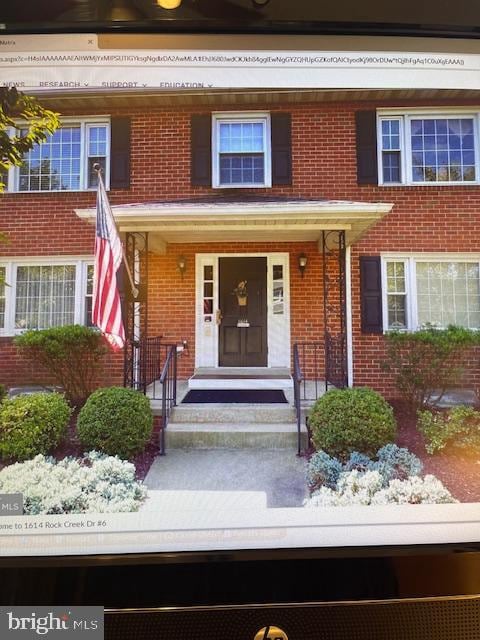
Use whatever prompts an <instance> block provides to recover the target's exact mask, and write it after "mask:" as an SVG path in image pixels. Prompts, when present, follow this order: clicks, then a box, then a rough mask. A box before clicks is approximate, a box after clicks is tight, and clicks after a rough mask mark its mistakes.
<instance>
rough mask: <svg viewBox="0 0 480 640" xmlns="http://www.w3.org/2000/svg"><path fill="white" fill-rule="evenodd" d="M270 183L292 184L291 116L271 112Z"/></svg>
mask: <svg viewBox="0 0 480 640" xmlns="http://www.w3.org/2000/svg"><path fill="white" fill-rule="evenodd" d="M271 127H272V185H276V184H292V118H291V115H290V114H289V113H272V116H271Z"/></svg>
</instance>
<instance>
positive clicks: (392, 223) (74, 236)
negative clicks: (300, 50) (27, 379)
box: [0, 101, 480, 395]
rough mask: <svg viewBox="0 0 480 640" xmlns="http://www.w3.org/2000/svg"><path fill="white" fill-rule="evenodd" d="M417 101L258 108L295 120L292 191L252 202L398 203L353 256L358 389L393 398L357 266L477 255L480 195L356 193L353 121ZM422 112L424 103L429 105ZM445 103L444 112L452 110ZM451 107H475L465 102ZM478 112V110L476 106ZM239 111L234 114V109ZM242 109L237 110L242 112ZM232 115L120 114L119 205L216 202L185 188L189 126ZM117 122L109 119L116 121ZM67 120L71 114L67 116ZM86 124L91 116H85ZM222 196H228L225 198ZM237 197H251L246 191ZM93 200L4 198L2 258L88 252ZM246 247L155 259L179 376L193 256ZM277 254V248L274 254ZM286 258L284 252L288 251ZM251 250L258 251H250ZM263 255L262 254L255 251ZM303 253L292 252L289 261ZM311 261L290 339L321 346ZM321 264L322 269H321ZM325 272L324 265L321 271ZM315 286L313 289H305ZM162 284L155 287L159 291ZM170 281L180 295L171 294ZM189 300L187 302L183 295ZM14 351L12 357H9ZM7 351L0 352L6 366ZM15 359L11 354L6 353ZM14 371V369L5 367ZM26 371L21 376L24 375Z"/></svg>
mask: <svg viewBox="0 0 480 640" xmlns="http://www.w3.org/2000/svg"><path fill="white" fill-rule="evenodd" d="M419 104H420V103H419V102H409V103H403V104H392V103H388V104H387V103H383V104H380V103H365V102H359V103H341V104H320V103H318V104H313V103H312V104H305V105H300V104H299V105H275V107H274V108H273V109H272V108H271V107H270V106H269V105H262V104H255V105H254V108H255V110H262V109H263V110H270V111H272V110H282V111H288V112H290V113H292V142H293V184H292V185H291V186H286V187H274V188H272V189H268V190H262V189H260V190H254V191H253V193H255V194H262V193H263V194H269V195H288V196H294V197H307V198H309V197H311V198H331V199H339V200H357V201H363V202H391V203H394V205H395V206H394V209H393V211H392V213H391V214H390V215H389V216H387V218H386V219H384V220H383V221H382V222H380V223H378V224H377V225H376V226H375V227H374V228H373V229H371V230H370V231H369V232H368V233H367V234H366V236H365V237H364V238H363V239H361V240H360V241H359V242H357V243H356V245H355V246H354V247H353V248H352V272H353V273H352V288H353V328H354V336H353V347H354V354H355V355H354V368H355V372H354V373H355V383H356V384H362V385H363V384H369V385H372V386H374V387H375V388H378V389H379V390H381V391H384V392H385V393H388V394H389V395H391V394H392V393H393V387H392V384H391V380H388V378H386V377H385V374H384V373H383V372H382V371H381V370H380V367H379V361H380V359H381V356H382V353H383V340H382V338H381V337H378V336H364V335H362V334H361V333H360V314H359V309H360V307H359V303H360V301H359V277H358V258H359V256H360V255H362V254H370V255H375V254H378V253H380V252H381V251H419V252H422V251H423V252H425V251H435V252H437V251H438V252H442V251H451V252H456V251H462V252H469V251H471V252H475V251H479V249H480V225H479V224H478V211H479V210H480V187H477V186H455V187H451V186H445V187H442V186H432V187H376V186H369V185H366V186H358V185H357V182H356V159H355V158H356V156H355V126H354V125H355V121H354V113H355V111H356V110H358V109H372V108H375V107H379V106H397V107H399V106H405V107H409V106H416V105H419ZM423 104H425V103H423ZM441 104H444V105H446V104H447V103H446V102H443V103H441ZM448 104H450V105H453V104H469V103H468V101H464V102H462V103H460V102H458V101H457V102H456V103H454V102H452V101H450V102H449V103H448ZM471 104H473V103H471ZM231 108H232V109H234V107H233V106H232V107H231ZM246 109H247V107H242V108H241V110H242V111H244V110H246ZM209 110H222V111H224V110H226V109H225V107H224V106H223V105H214V104H212V105H211V106H210V107H209V108H208V109H207V108H206V107H204V106H202V107H198V108H188V109H187V108H185V107H178V108H177V107H176V108H168V109H164V108H160V107H158V108H154V109H151V110H149V111H148V112H146V111H145V110H144V109H136V110H123V111H122V113H123V114H126V113H130V115H131V116H132V185H131V189H130V190H128V191H127V190H125V191H112V192H111V194H110V198H111V201H112V203H113V204H120V203H128V202H142V201H152V200H161V199H179V198H189V197H195V196H204V195H212V194H215V193H217V192H216V191H215V190H213V189H210V188H203V187H191V186H190V180H189V169H190V141H189V120H190V114H191V113H192V112H197V113H200V112H201V113H205V112H207V111H209ZM111 113H112V114H113V112H111ZM66 115H70V114H66ZM83 115H89V114H87V113H85V112H83ZM221 193H222V195H224V194H225V193H227V191H226V190H222V191H221ZM236 195H238V196H242V195H246V192H245V191H244V190H242V191H241V192H240V193H239V192H236ZM94 203H95V195H94V194H93V193H62V194H47V193H42V194H5V195H3V196H2V197H1V198H0V229H2V230H4V231H6V232H7V233H8V234H9V237H10V240H11V242H10V244H9V245H5V246H2V247H1V249H0V251H1V253H2V254H3V255H11V256H15V255H16V256H19V255H68V254H85V253H91V252H92V247H93V231H92V227H91V226H89V225H87V224H86V223H85V222H82V221H80V220H79V219H78V218H77V217H76V216H75V214H74V212H73V209H74V208H76V207H81V208H83V207H91V206H94ZM276 246H277V245H268V247H267V246H266V245H255V247H261V248H258V250H264V249H265V250H267V249H268V250H269V251H270V250H276ZM235 247H237V248H238V250H239V251H246V250H250V249H246V248H245V247H246V245H241V244H236V245H229V246H227V245H222V246H221V247H219V246H218V245H216V246H215V248H214V247H212V246H208V245H202V246H201V247H195V246H193V245H183V246H178V245H177V246H173V247H170V248H169V252H168V254H167V256H165V257H154V258H153V259H152V271H151V273H152V277H151V280H150V289H151V294H152V298H153V299H155V300H156V301H158V310H155V311H153V310H152V307H153V305H151V311H150V313H151V315H150V319H151V328H152V331H153V332H157V331H159V332H161V333H164V334H165V335H166V337H168V338H169V339H183V338H185V339H187V340H188V341H189V344H190V345H191V347H192V348H191V350H190V354H188V355H187V356H184V357H183V359H182V362H183V364H182V371H183V372H185V371H186V370H187V368H190V367H191V363H192V358H193V345H194V336H193V300H194V298H193V252H194V251H195V250H198V251H200V250H201V251H210V250H211V251H214V250H223V251H230V250H234V248H235ZM274 247H275V248H274ZM282 247H283V249H282V250H286V249H285V245H282ZM252 250H253V249H252ZM255 250H257V249H255ZM298 250H299V247H295V248H293V247H292V255H293V254H294V253H295V252H297V251H298ZM180 251H181V252H183V253H185V254H186V255H187V257H188V258H189V263H190V269H189V271H188V272H187V274H186V275H185V279H184V281H183V282H182V281H181V280H180V278H179V275H178V274H177V272H176V270H175V264H174V263H175V256H176V255H178V254H179V253H180ZM309 251H310V252H311V253H312V260H311V261H310V264H309V271H308V272H307V274H309V275H306V276H305V280H304V281H303V283H302V281H296V280H295V278H297V280H298V271H297V270H296V268H295V262H294V263H293V265H292V269H291V273H292V286H291V291H292V294H293V295H294V296H295V299H292V307H293V309H292V310H293V313H292V334H293V336H294V338H296V339H301V338H307V339H310V338H311V337H317V336H318V335H319V334H320V333H321V310H320V306H319V305H320V302H318V303H317V302H315V303H314V302H312V301H313V300H316V299H317V297H316V296H317V294H316V287H315V286H312V287H311V288H310V289H308V288H307V285H309V284H310V283H312V282H314V281H315V280H314V274H317V273H318V271H315V270H316V269H317V267H316V266H315V265H316V262H315V261H318V260H319V257H318V254H316V253H315V247H314V245H313V244H312V245H311V247H309ZM318 264H319V263H318ZM319 268H320V267H319V266H318V269H319ZM162 273H163V274H165V275H166V274H168V282H169V284H162V281H163V278H162V277H161V274H162ZM309 278H310V281H309ZM156 282H157V283H158V286H157V284H155V283H156ZM172 282H173V283H175V287H172V286H171V285H172ZM180 291H184V292H185V294H186V296H185V297H184V298H182V297H181V296H179V295H178V293H179V292H180ZM6 351H7V352H9V350H8V349H7V350H6ZM3 353H5V347H3V348H2V351H1V352H0V358H1V357H2V354H3ZM9 353H10V352H9ZM8 358H11V356H8V357H7V356H5V357H4V358H2V362H1V363H0V379H1V378H7V377H8V378H11V379H14V378H15V379H16V378H18V377H19V375H20V374H19V373H18V371H20V365H19V364H16V361H15V362H12V361H11V360H10V361H9V360H8ZM6 362H9V364H8V365H6V364H5V363H6ZM22 370H23V369H22Z"/></svg>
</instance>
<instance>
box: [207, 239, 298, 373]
mask: <svg viewBox="0 0 480 640" xmlns="http://www.w3.org/2000/svg"><path fill="white" fill-rule="evenodd" d="M248 257H264V258H266V259H267V268H268V271H267V344H268V359H267V363H268V365H267V366H268V367H288V368H290V349H291V335H290V254H289V253H287V252H239V253H235V252H227V253H197V254H196V255H195V367H196V368H199V367H212V366H213V367H218V366H219V365H218V360H219V353H218V343H219V330H218V325H217V323H216V312H217V310H218V308H219V300H218V287H219V277H218V276H219V273H218V263H219V258H248ZM274 264H275V265H276V264H278V265H282V266H283V281H284V282H283V295H284V302H283V304H284V309H283V314H274V312H273V311H274V309H273V266H274ZM207 265H208V266H211V267H212V270H213V308H212V314H205V313H204V305H203V302H204V296H203V293H204V291H203V286H204V279H203V270H204V266H207ZM239 368H240V367H239ZM249 368H251V367H249ZM262 368H263V367H262Z"/></svg>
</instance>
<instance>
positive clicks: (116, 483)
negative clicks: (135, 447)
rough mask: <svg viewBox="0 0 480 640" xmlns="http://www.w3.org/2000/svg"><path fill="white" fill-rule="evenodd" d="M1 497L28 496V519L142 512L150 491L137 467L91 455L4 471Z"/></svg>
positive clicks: (30, 462) (114, 458)
mask: <svg viewBox="0 0 480 640" xmlns="http://www.w3.org/2000/svg"><path fill="white" fill-rule="evenodd" d="M0 493H22V494H23V499H24V513H25V514H27V515H39V514H55V513H59V514H61V513H120V512H122V513H124V512H130V511H138V509H139V508H140V506H141V504H142V503H143V501H144V500H145V498H146V495H147V490H146V487H145V486H144V485H143V484H142V483H141V482H138V481H137V480H136V478H135V466H134V465H133V464H131V463H130V462H126V461H124V460H120V458H118V457H117V456H107V455H104V454H102V453H98V452H97V451H90V452H89V453H86V454H85V455H84V456H83V457H82V458H64V459H63V460H60V461H59V462H57V461H56V460H55V459H53V458H49V457H45V456H43V455H38V456H35V458H33V459H32V460H27V461H26V462H17V463H15V464H12V465H9V466H7V467H5V468H4V469H2V470H1V471H0Z"/></svg>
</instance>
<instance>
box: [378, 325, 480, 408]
mask: <svg viewBox="0 0 480 640" xmlns="http://www.w3.org/2000/svg"><path fill="white" fill-rule="evenodd" d="M386 340H387V357H386V359H385V361H384V362H382V367H383V369H384V370H385V371H388V372H391V373H393V374H394V376H395V384H396V387H397V389H398V391H399V393H400V395H401V397H402V398H403V399H404V400H405V402H406V403H407V405H408V407H409V408H410V409H411V411H412V412H415V411H416V410H418V409H423V408H424V407H426V406H427V405H429V404H432V405H434V404H436V403H438V402H439V401H440V399H441V397H442V396H443V394H444V393H445V391H447V389H449V388H452V387H456V386H458V385H459V383H460V381H461V377H462V373H463V369H464V360H465V356H466V355H467V351H468V349H469V348H470V347H472V346H474V345H478V344H480V332H478V331H472V330H471V329H465V328H463V327H455V326H453V325H451V326H449V327H447V328H446V329H436V328H434V327H432V326H428V327H426V328H424V329H422V330H420V331H415V332H413V333H412V332H405V331H404V332H399V331H391V332H389V333H387V334H386ZM438 394H439V395H438Z"/></svg>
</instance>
